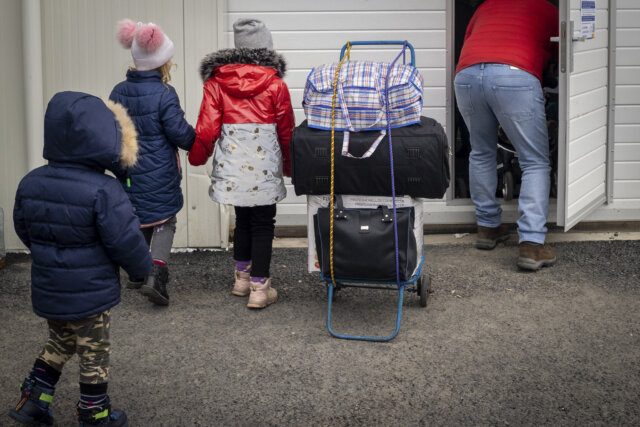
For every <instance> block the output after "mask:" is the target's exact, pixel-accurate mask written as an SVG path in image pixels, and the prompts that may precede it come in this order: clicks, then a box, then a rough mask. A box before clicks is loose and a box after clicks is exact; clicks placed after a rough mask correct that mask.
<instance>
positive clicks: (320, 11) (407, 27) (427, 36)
mask: <svg viewBox="0 0 640 427" xmlns="http://www.w3.org/2000/svg"><path fill="white" fill-rule="evenodd" d="M243 17H254V18H258V19H261V20H262V21H264V22H265V23H266V25H267V27H268V28H269V29H270V30H271V33H272V35H273V43H274V48H275V49H276V50H277V51H278V52H280V53H282V54H283V55H284V56H285V58H286V59H287V63H288V67H289V71H288V73H287V76H286V78H285V82H286V83H287V85H288V86H289V91H290V92H291V98H292V103H293V106H294V109H295V113H296V123H300V122H302V121H303V120H304V113H303V111H302V92H303V89H304V85H305V81H306V78H307V75H308V74H309V72H310V71H311V69H312V68H313V67H315V66H318V65H320V64H324V63H329V62H335V61H337V60H338V59H339V56H340V49H341V48H342V46H343V45H344V44H345V43H346V42H347V41H348V40H409V42H411V43H412V44H413V46H414V48H415V50H416V65H417V67H418V68H419V70H420V72H422V74H423V76H424V82H425V83H424V109H423V114H424V115H427V116H430V117H433V118H435V119H436V120H438V121H440V122H441V123H442V124H444V123H445V121H446V89H445V88H446V49H447V40H446V34H447V30H446V4H445V0H430V1H422V0H403V1H395V2H390V1H387V0H370V1H366V2H365V1H358V0H326V1H322V2H319V1H316V0H299V1H296V2H282V1H277V0H233V1H228V3H227V14H226V19H225V37H226V46H228V47H232V46H233V31H232V24H233V22H234V21H235V20H236V19H238V18H243ZM352 52H353V53H352V58H354V59H373V60H392V59H393V57H394V54H395V53H397V52H398V50H397V48H391V49H383V48H364V47H360V46H356V47H354V48H353V51H352ZM287 193H288V196H287V198H286V199H285V200H284V201H283V202H282V203H279V204H278V218H277V221H278V224H279V225H306V223H307V220H306V212H307V209H306V198H305V197H304V196H301V197H296V196H295V193H294V191H293V187H292V186H291V185H287ZM440 204H441V205H444V202H440Z"/></svg>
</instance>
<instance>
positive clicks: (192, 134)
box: [160, 86, 196, 151]
mask: <svg viewBox="0 0 640 427" xmlns="http://www.w3.org/2000/svg"><path fill="white" fill-rule="evenodd" d="M160 120H161V121H162V127H163V128H164V132H165V134H166V135H167V138H168V139H169V142H170V143H171V144H173V145H175V146H176V147H180V148H182V149H183V150H187V151H188V150H190V149H191V146H193V141H194V140H195V138H196V131H195V130H193V126H191V125H190V124H189V123H188V122H187V120H186V119H185V118H184V111H183V110H182V107H180V100H179V99H178V94H177V93H176V90H175V89H174V88H173V87H172V86H169V87H168V89H167V90H166V91H165V92H164V93H163V94H162V100H161V101H160Z"/></svg>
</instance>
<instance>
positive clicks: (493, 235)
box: [476, 224, 509, 250]
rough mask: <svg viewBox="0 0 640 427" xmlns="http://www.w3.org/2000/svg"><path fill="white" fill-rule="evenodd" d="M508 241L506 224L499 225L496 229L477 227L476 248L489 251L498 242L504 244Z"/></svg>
mask: <svg viewBox="0 0 640 427" xmlns="http://www.w3.org/2000/svg"><path fill="white" fill-rule="evenodd" d="M508 239H509V227H508V226H507V225H506V224H500V225H499V226H497V227H484V226H482V225H479V226H478V238H477V240H476V248H478V249H484V250H491V249H493V248H495V247H496V245H497V244H498V242H504V241H505V240H508Z"/></svg>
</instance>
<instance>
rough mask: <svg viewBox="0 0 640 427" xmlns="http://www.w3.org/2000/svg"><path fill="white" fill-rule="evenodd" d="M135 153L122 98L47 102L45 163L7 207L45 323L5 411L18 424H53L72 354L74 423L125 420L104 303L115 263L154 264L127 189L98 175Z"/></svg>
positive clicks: (133, 269) (115, 296) (111, 293)
mask: <svg viewBox="0 0 640 427" xmlns="http://www.w3.org/2000/svg"><path fill="white" fill-rule="evenodd" d="M137 151H138V147H137V142H136V131H135V127H134V126H133V122H132V121H131V119H130V118H129V117H128V116H127V113H126V110H125V109H124V108H123V107H122V106H121V105H118V104H115V103H113V102H110V101H107V103H106V104H105V103H104V102H103V101H102V100H100V99H99V98H96V97H95V96H92V95H88V94H86V93H80V92H60V93H58V94H56V95H54V97H53V98H52V99H51V101H50V102H49V105H48V107H47V111H46V114H45V117H44V158H45V159H47V160H48V161H49V164H48V165H46V166H41V167H39V168H37V169H34V170H32V171H31V172H29V173H28V174H27V175H26V176H25V177H24V178H23V179H22V181H21V182H20V185H19V186H18V191H17V193H16V200H15V206H14V211H13V221H14V226H15V230H16V234H17V235H18V237H20V240H22V242H23V243H24V244H25V245H26V246H27V247H28V248H29V249H30V251H31V258H32V265H31V301H32V304H33V310H34V311H35V313H36V314H37V315H39V316H42V317H44V318H45V319H47V323H48V326H49V340H48V341H47V344H46V345H45V347H44V349H43V350H42V352H41V353H40V356H39V357H38V358H37V359H36V361H35V364H34V365H33V369H32V370H31V373H30V375H29V377H27V378H26V379H25V380H24V382H23V383H22V385H21V387H20V389H21V392H22V396H21V399H20V401H19V403H18V405H17V406H16V408H15V409H13V410H12V411H10V413H9V415H10V416H11V417H12V418H14V419H16V420H18V421H20V422H23V423H25V424H29V425H38V426H40V425H52V424H53V416H52V414H51V411H50V410H49V404H50V403H51V401H52V399H53V393H54V389H55V385H56V382H57V381H58V379H59V378H60V373H61V372H62V368H63V366H64V364H65V363H66V362H67V361H68V360H69V359H70V358H71V357H72V356H73V355H74V354H75V353H77V354H78V356H79V359H80V401H79V402H78V407H77V415H78V419H79V421H80V423H81V425H97V424H99V425H101V426H126V425H127V417H126V415H125V414H124V412H123V411H111V405H110V401H109V396H108V395H107V381H108V372H109V353H110V342H109V326H110V309H111V308H112V307H113V306H115V305H116V304H118V303H119V302H120V275H119V269H120V267H123V268H124V269H125V270H126V271H127V273H128V274H129V275H132V276H137V277H141V276H142V277H144V276H145V275H147V274H148V273H149V271H150V270H151V266H152V261H151V256H150V254H149V248H148V247H147V245H146V242H145V240H144V237H143V236H142V233H141V232H140V231H139V230H140V223H139V222H138V219H137V218H136V216H135V215H134V213H133V208H132V206H131V203H130V202H129V199H128V198H127V195H126V194H125V192H124V191H122V186H121V185H120V183H118V181H116V180H115V179H113V178H111V177H109V176H107V175H105V173H104V172H105V169H108V170H111V171H113V172H114V173H115V172H116V171H117V170H118V169H119V168H121V167H129V166H132V165H134V164H135V162H136V153H137ZM0 424H2V423H0Z"/></svg>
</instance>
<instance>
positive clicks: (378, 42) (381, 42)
mask: <svg viewBox="0 0 640 427" xmlns="http://www.w3.org/2000/svg"><path fill="white" fill-rule="evenodd" d="M405 44H406V45H407V47H408V48H409V50H410V51H411V62H410V65H411V66H413V67H415V66H416V52H415V50H413V46H412V45H411V43H409V42H408V41H406V40H360V41H353V42H352V41H349V42H347V43H345V45H344V46H342V50H341V51H340V60H342V58H343V57H344V53H345V51H346V50H347V45H351V46H356V45H363V46H377V45H401V46H404V45H405Z"/></svg>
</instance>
